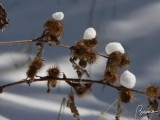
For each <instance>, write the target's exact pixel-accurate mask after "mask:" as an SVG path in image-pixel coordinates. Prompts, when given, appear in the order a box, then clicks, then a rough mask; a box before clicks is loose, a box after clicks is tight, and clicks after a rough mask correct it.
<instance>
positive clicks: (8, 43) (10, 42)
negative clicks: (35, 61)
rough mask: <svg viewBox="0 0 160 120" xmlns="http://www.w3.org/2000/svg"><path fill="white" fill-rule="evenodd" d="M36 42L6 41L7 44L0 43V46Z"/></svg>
mask: <svg viewBox="0 0 160 120" xmlns="http://www.w3.org/2000/svg"><path fill="white" fill-rule="evenodd" d="M37 41H38V40H21V41H8V42H0V45H11V44H22V43H31V42H37Z"/></svg>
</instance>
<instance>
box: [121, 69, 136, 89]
mask: <svg viewBox="0 0 160 120" xmlns="http://www.w3.org/2000/svg"><path fill="white" fill-rule="evenodd" d="M120 84H121V85H123V86H124V87H126V88H133V87H134V86H135V84H136V77H135V75H134V74H132V73H131V72H129V71H128V70H126V71H124V72H123V73H122V75H121V76H120Z"/></svg>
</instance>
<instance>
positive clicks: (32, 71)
mask: <svg viewBox="0 0 160 120" xmlns="http://www.w3.org/2000/svg"><path fill="white" fill-rule="evenodd" d="M42 66H43V60H42V59H41V58H39V57H35V58H34V60H33V61H32V63H31V64H30V66H29V68H28V71H27V73H26V74H27V77H28V78H34V76H35V75H36V74H37V72H38V71H39V70H40V69H41V67H42Z"/></svg>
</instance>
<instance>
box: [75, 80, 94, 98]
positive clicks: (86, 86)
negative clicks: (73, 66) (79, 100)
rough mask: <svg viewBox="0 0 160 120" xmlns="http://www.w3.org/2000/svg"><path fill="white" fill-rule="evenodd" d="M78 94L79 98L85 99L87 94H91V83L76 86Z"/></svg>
mask: <svg viewBox="0 0 160 120" xmlns="http://www.w3.org/2000/svg"><path fill="white" fill-rule="evenodd" d="M73 87H74V89H75V91H76V94H77V96H78V97H83V96H84V95H85V94H86V93H87V92H89V91H90V90H91V89H92V84H91V83H86V84H75V86H73Z"/></svg>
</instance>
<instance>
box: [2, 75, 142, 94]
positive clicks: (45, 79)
mask: <svg viewBox="0 0 160 120" xmlns="http://www.w3.org/2000/svg"><path fill="white" fill-rule="evenodd" d="M51 80H59V81H72V82H78V83H79V82H80V81H81V82H87V83H95V84H101V85H106V86H109V87H112V88H114V89H117V90H118V91H121V90H122V87H121V86H115V85H112V84H109V83H107V82H103V80H100V81H97V80H89V79H74V78H49V77H41V78H40V79H34V80H33V82H42V81H51ZM24 83H26V84H28V80H21V81H18V82H14V83H10V84H6V85H3V86H0V89H2V90H3V89H4V88H7V87H12V86H16V85H20V84H24ZM128 90H130V91H132V92H136V93H140V94H145V92H144V91H140V90H135V89H128Z"/></svg>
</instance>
